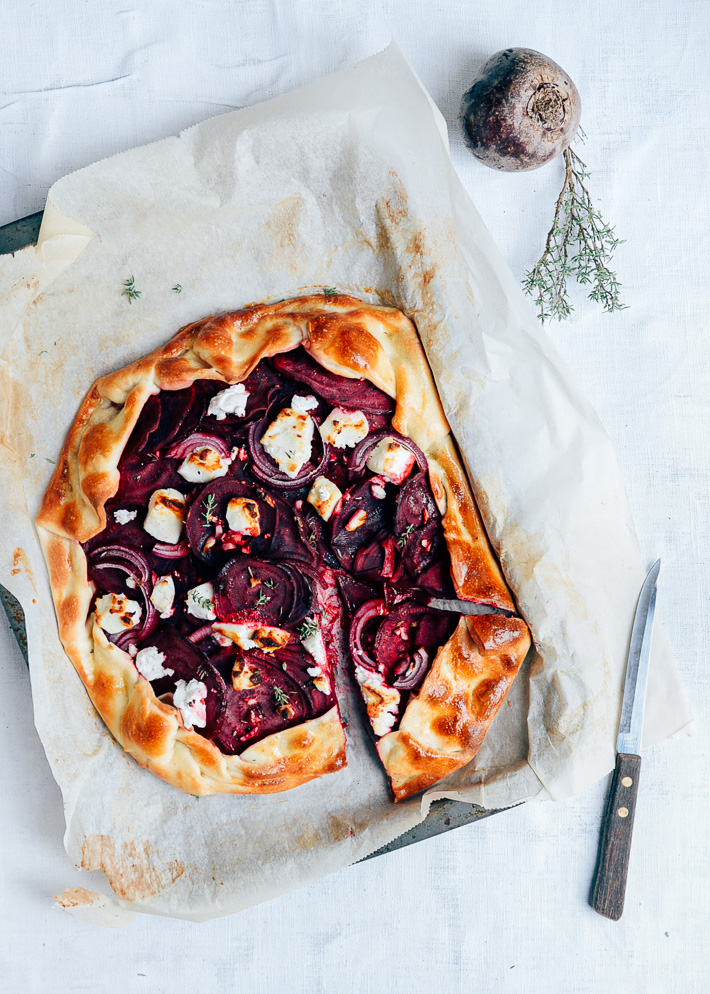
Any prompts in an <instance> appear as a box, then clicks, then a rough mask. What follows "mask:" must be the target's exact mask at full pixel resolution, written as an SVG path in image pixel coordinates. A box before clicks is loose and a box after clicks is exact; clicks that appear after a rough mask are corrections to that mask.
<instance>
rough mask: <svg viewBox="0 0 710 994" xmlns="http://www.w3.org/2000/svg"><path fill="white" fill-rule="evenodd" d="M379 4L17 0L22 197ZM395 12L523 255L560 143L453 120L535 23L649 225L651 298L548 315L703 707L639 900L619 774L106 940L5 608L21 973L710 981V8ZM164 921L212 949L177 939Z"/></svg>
mask: <svg viewBox="0 0 710 994" xmlns="http://www.w3.org/2000/svg"><path fill="white" fill-rule="evenodd" d="M381 12H382V8H381V6H380V5H379V4H376V3H371V2H366V0H352V2H351V3H349V4H345V3H337V2H322V3H309V4H308V5H305V4H304V5H300V4H290V3H289V4H286V3H283V4H275V3H271V4H257V3H240V4H238V5H237V4H230V3H226V2H224V3H220V2H199V3H198V2H193V3H160V2H152V3H148V2H142V3H136V4H134V5H131V4H130V3H118V2H97V3H94V4H90V5H88V4H84V3H80V2H79V0H71V2H69V0H65V2H63V3H54V4H50V3H49V2H48V0H43V2H36V3H33V4H28V3H24V2H19V0H7V2H6V3H5V4H4V5H3V12H2V22H3V23H2V42H3V58H2V59H0V93H1V94H2V99H1V100H0V129H1V133H2V135H3V141H2V144H1V146H0V167H1V169H0V194H1V195H0V211H2V216H0V222H4V221H9V220H12V219H13V218H15V217H18V216H22V215H24V214H27V213H30V212H31V211H33V210H37V209H39V208H40V207H41V206H42V203H43V201H44V196H45V194H46V190H47V189H48V187H49V186H50V185H51V183H52V182H53V181H54V180H56V179H57V178H58V177H59V176H61V175H63V174H65V173H66V172H68V171H71V170H73V169H75V168H78V167H80V166H82V165H85V164H87V163H89V162H91V161H94V160H95V159H97V158H101V157H103V156H106V155H109V154H113V153H114V152H117V151H120V150H122V149H125V148H128V147H130V146H132V145H135V144H137V143H140V142H143V141H148V140H152V139H154V138H159V137H163V136H164V135H168V134H173V133H176V132H177V131H178V130H179V129H181V128H183V127H185V126H187V125H189V124H192V123H195V122H197V121H199V120H202V119H203V118H205V117H207V116H210V115H212V114H216V113H220V112H221V111H222V110H224V109H228V108H229V107H232V106H241V105H244V104H248V103H252V102H254V101H256V100H261V99H264V98H267V97H270V96H274V95H276V94H278V93H281V92H284V91H285V90H288V89H290V88H292V87H293V86H296V85H299V84H300V83H302V82H306V81H308V80H310V79H313V78H316V77H318V76H320V75H322V74H324V73H326V72H331V71H334V70H336V69H338V68H340V67H342V66H344V65H347V64H349V63H351V62H354V61H356V60H357V59H358V58H361V57H362V56H364V55H367V54H369V53H371V52H372V51H374V50H376V49H377V48H378V47H380V45H381V44H382V42H384V41H386V37H387V36H386V33H385V32H384V31H383V28H382V21H381ZM385 14H386V16H387V19H388V21H389V24H390V26H391V28H392V30H393V31H394V33H395V36H396V37H397V39H398V41H399V43H400V44H401V46H402V48H403V50H404V52H405V54H406V55H407V56H408V57H409V59H410V60H411V62H412V64H413V66H414V68H415V70H416V71H417V72H418V73H419V75H420V77H421V78H422V81H423V83H424V84H425V86H426V87H427V88H428V90H429V91H430V93H431V94H432V97H433V98H434V100H435V101H436V102H437V104H438V105H439V106H440V108H441V109H442V111H443V112H444V114H445V116H446V117H447V120H448V122H449V126H450V129H451V138H452V152H453V158H454V163H455V165H456V166H457V168H458V170H459V174H460V176H461V178H462V179H463V181H464V184H465V185H466V187H467V189H468V191H469V193H470V194H471V196H472V198H473V200H474V202H475V203H476V205H477V207H478V209H479V211H480V212H481V213H482V215H483V218H484V220H485V221H486V222H487V224H488V226H489V228H490V230H491V232H492V234H493V237H494V239H495V240H496V241H497V243H498V245H499V247H500V248H501V250H502V251H503V254H504V256H505V257H506V259H507V261H508V262H509V264H510V265H511V268H512V269H513V272H514V273H515V274H516V275H517V276H519V277H521V276H522V274H523V272H524V270H525V269H526V268H527V267H529V266H530V265H531V264H532V263H533V262H534V260H535V258H536V257H537V255H539V252H540V249H541V245H542V242H543V240H544V235H545V232H546V230H547V226H548V225H549V220H550V215H551V210H552V205H553V201H554V198H555V196H556V193H557V190H558V187H559V183H560V180H561V173H560V169H559V166H558V165H552V166H550V167H547V168H546V169H544V170H541V171H539V172H534V173H529V174H526V175H520V176H514V175H505V174H497V173H493V172H490V171H488V170H486V169H485V168H484V167H482V166H479V165H478V164H477V163H476V162H475V161H474V160H473V159H472V158H471V157H470V156H469V154H468V153H467V152H466V151H465V149H464V148H463V145H462V142H461V141H460V139H459V137H458V134H457V132H456V131H455V130H454V124H455V122H454V118H455V111H456V108H457V105H458V101H459V98H460V94H461V92H462V91H463V89H464V88H465V87H466V86H467V85H468V83H469V82H470V79H471V77H472V75H473V74H474V72H475V69H476V68H477V66H478V65H479V64H480V63H481V61H482V60H483V58H485V57H487V56H488V55H489V54H491V53H492V52H494V51H496V50H498V49H500V48H502V47H505V46H507V45H510V44H523V45H528V46H530V47H533V48H537V49H540V50H542V51H544V52H546V53H547V54H549V55H550V56H552V57H553V58H555V59H557V61H559V62H560V63H561V64H562V65H563V66H564V67H565V69H566V70H567V71H568V72H569V73H570V74H571V75H572V76H573V78H574V79H575V80H576V82H577V84H578V86H579V88H580V91H581V93H582V98H583V104H584V110H583V126H584V128H585V131H586V133H587V135H588V139H587V144H586V147H584V148H582V149H580V154H581V155H582V157H583V158H585V160H586V161H587V162H588V164H589V166H590V168H591V169H592V178H591V185H592V189H593V192H594V194H595V196H596V197H597V198H598V200H599V203H600V206H601V207H602V208H603V210H604V213H605V215H607V216H608V217H609V218H610V219H611V220H612V221H613V222H615V223H616V224H617V227H618V232H619V235H620V236H621V237H622V238H626V240H627V241H626V244H624V245H622V246H621V247H620V249H619V251H618V255H617V268H618V271H619V275H620V277H621V279H622V282H623V284H624V297H625V300H626V302H627V303H628V304H629V305H630V309H629V310H628V311H625V312H622V313H621V314H619V315H615V316H613V317H608V316H606V315H603V314H601V313H600V311H599V310H598V308H597V307H596V306H595V305H593V304H591V303H589V302H587V301H586V300H585V297H584V294H583V293H581V292H580V293H576V292H575V294H574V299H575V304H576V306H577V312H576V315H575V317H574V318H573V320H572V321H570V322H567V323H566V324H563V325H560V326H554V327H552V328H551V329H550V333H551V335H552V337H553V338H554V340H555V343H556V345H557V347H558V348H559V349H560V350H561V351H562V353H563V355H564V357H565V359H566V361H567V363H568V364H569V365H570V366H571V367H572V369H573V370H574V372H575V373H576V375H577V377H578V379H579V381H580V383H581V385H582V387H583V389H584V391H585V393H586V394H587V396H588V397H589V398H590V400H591V401H592V403H593V404H594V406H595V407H596V409H597V410H598V412H599V414H600V415H601V417H602V420H603V421H604V423H605V425H606V427H607V429H608V431H609V433H610V435H611V437H612V440H613V441H614V443H615V445H616V449H617V454H618V457H619V459H620V461H621V463H622V467H623V469H624V471H625V474H626V480H627V485H628V488H629V492H630V498H631V502H632V505H633V508H634V512H635V516H636V521H637V526H638V531H639V535H640V538H641V542H642V545H643V547H644V549H645V550H646V551H647V552H648V557H649V559H651V558H653V557H655V556H657V555H660V556H661V557H662V558H663V563H664V566H663V579H662V593H661V597H660V603H659V615H660V617H661V618H662V620H663V622H664V624H665V626H666V629H667V632H668V634H669V637H670V641H671V643H672V646H673V648H674V650H675V653H676V657H677V659H678V662H679V665H680V668H681V672H682V673H683V676H684V678H685V681H686V685H687V687H688V689H689V691H690V693H691V697H692V699H693V700H694V702H695V710H696V715H697V717H698V718H699V726H700V727H699V734H698V736H696V738H695V739H692V740H681V741H679V742H677V743H675V744H673V745H670V746H666V747H663V748H661V749H657V750H653V751H651V752H649V753H648V754H647V755H645V757H644V766H643V770H642V778H641V800H640V804H639V811H638V815H637V822H636V831H635V840H634V851H633V855H632V863H631V875H630V882H629V892H628V897H627V909H626V912H625V915H624V918H623V919H622V921H621V923H619V924H618V925H613V924H610V923H607V922H605V921H603V920H602V919H600V918H598V917H597V916H596V915H595V914H594V913H593V912H591V911H590V909H589V908H588V907H587V906H586V904H585V900H586V893H587V888H588V883H589V880H590V877H591V873H592V869H593V863H594V856H595V846H596V834H597V827H598V822H599V817H600V814H601V806H602V795H603V791H602V788H601V787H599V788H597V789H595V790H594V791H592V792H590V793H589V794H588V795H586V796H585V797H583V798H579V799H577V800H574V801H571V802H567V803H565V804H562V805H544V806H543V805H526V806H524V807H523V808H521V809H518V810H516V811H513V812H509V813H507V814H505V815H500V816H496V817H495V818H491V819H489V820H487V821H485V822H482V823H479V824H478V825H476V826H475V827H473V828H471V829H464V830H461V831H459V832H455V833H451V834H450V835H448V836H446V837H440V838H439V839H438V840H435V841H432V842H429V843H426V844H423V845H421V846H417V847H413V848H409V849H406V850H404V851H402V852H400V853H398V854H397V855H395V856H391V857H387V858H386V859H384V860H383V859H377V860H373V861H371V862H369V863H367V864H365V865H363V866H360V867H354V868H351V869H348V870H345V871H341V872H340V873H338V874H336V875H334V876H332V877H330V878H328V879H326V880H324V881H321V882H319V883H315V884H312V885H310V886H309V887H308V888H307V889H306V890H303V891H300V892H297V893H295V894H291V895H289V896H287V897H284V898H280V899H279V900H278V901H276V902H272V903H271V904H269V905H266V906H263V907H257V908H253V909H250V910H248V911H246V912H244V913H242V914H241V915H240V916H239V917H238V918H237V919H234V920H233V921H230V920H224V921H213V922H210V923H209V924H207V925H202V926H197V925H193V924H190V923H183V922H180V923H176V922H169V921H160V920H157V919H150V918H140V919H137V920H136V921H135V922H134V923H133V925H132V926H131V927H130V928H129V929H128V930H126V931H123V932H120V931H119V932H112V933H105V934H101V936H100V938H101V941H100V942H96V941H95V937H96V935H97V933H96V932H95V931H91V930H90V927H89V926H86V925H77V924H76V923H75V922H73V921H71V920H70V919H69V918H68V917H66V916H63V917H60V915H59V913H57V912H54V911H52V910H50V908H49V905H50V901H49V899H50V898H51V895H52V894H55V893H59V892H60V891H61V890H63V889H64V888H65V887H66V886H67V885H70V884H71V885H79V886H84V887H87V888H89V889H93V888H97V889H101V887H102V882H101V881H100V880H98V881H95V880H92V879H90V877H89V875H86V874H83V875H78V874H73V873H72V872H71V871H70V870H69V868H68V866H67V863H66V858H65V855H64V852H63V849H62V847H61V841H60V836H61V830H62V820H61V807H60V804H61V802H60V799H59V794H58V790H57V788H56V786H55V784H54V782H53V780H52V778H51V776H50V772H49V770H48V769H47V767H46V761H45V759H44V754H43V752H42V750H41V748H40V746H39V743H38V740H37V738H36V734H35V732H34V729H33V727H32V716H31V709H30V704H29V694H28V684H27V679H26V676H25V673H24V672H23V670H22V665H21V661H20V657H19V655H18V654H17V653H16V652H15V651H14V648H13V646H12V643H11V642H10V640H9V639H7V638H6V633H5V631H4V630H3V631H2V638H3V642H2V647H3V651H2V663H1V664H0V665H1V667H2V670H1V671H2V673H3V677H4V679H3V686H4V687H5V695H4V702H5V708H4V713H5V715H6V720H5V722H4V723H3V725H4V728H5V731H4V736H5V739H6V743H7V744H6V748H5V755H6V757H7V761H6V763H4V764H3V767H2V773H0V776H2V786H3V788H4V790H3V796H4V798H5V810H6V812H7V816H6V819H5V821H4V824H3V825H2V827H1V828H0V832H1V833H2V834H1V838H2V842H3V845H2V847H0V852H1V853H2V855H1V857H0V858H1V860H2V864H1V865H2V867H3V871H2V872H3V882H4V884H5V886H4V887H3V888H2V890H3V893H4V894H5V902H4V910H3V919H2V921H3V928H4V935H5V937H6V941H5V943H4V944H3V949H2V951H1V952H0V974H2V975H3V976H4V977H6V978H7V981H6V982H7V988H8V990H15V989H18V988H19V987H20V985H22V989H24V990H27V991H34V990H46V989H47V985H48V984H49V986H54V987H56V988H57V989H83V988H86V989H91V990H98V991H103V990H105V991H122V990H126V989H133V988H134V987H135V988H136V989H140V987H139V985H140V984H142V983H144V982H145V983H151V984H152V986H154V987H155V988H156V989H158V990H160V989H179V987H180V985H181V984H182V985H184V986H185V989H187V987H194V986H196V985H198V984H199V985H204V984H205V983H208V984H209V985H210V986H211V987H212V988H213V989H214V990H231V989H234V988H235V985H237V986H238V987H239V989H243V990H253V991H269V992H271V991H280V990H286V989H288V990H292V991H299V990H304V991H306V990H308V991H318V990H326V989H327V990H330V989H335V988H344V989H352V988H356V989H358V990H360V991H373V992H379V991H381V990H384V989H389V990H395V991H397V990H401V991H411V990H422V991H425V990H431V989H433V988H434V986H435V985H436V986H437V987H439V986H444V987H446V988H452V989H453V990H470V989H472V987H473V988H474V989H475V987H476V986H477V985H478V986H480V987H481V989H488V988H489V987H493V986H495V987H499V988H501V989H503V990H510V991H518V990H519V991H526V992H530V991H533V992H534V991H536V990H538V989H540V990H550V989H552V990H560V991H567V990H570V991H575V992H577V991H579V992H587V991H589V992H592V991H597V990H600V989H605V990H609V991H622V990H623V991H634V990H636V991H641V990H644V991H646V990H649V991H667V990H675V989H678V990H684V991H686V990H687V991H695V990H698V991H699V990H702V989H703V986H704V983H705V982H706V978H707V966H708V963H707V926H708V923H709V922H708V919H709V917H710V905H709V904H708V889H707V886H706V882H707V878H708V855H707V845H706V841H705V838H706V826H707V821H708V814H710V811H709V810H708V790H709V784H708V765H707V762H708V741H707V731H706V729H707V715H708V679H707V668H706V663H705V658H706V653H705V646H704V640H703V639H702V634H701V633H705V632H706V631H707V630H708V625H707V622H708V608H707V565H706V563H707V553H706V546H707V539H708V534H707V533H708V528H707V512H708V503H709V502H708V483H709V482H710V481H709V476H710V472H709V469H708V458H707V456H708V441H707V439H708V427H709V425H708V415H709V413H710V412H709V410H708V400H707V396H708V391H707V387H708V378H709V377H708V372H707V369H708V366H707V359H706V353H707V346H706V341H707V334H708V321H707V303H706V301H707V296H708V290H709V289H710V287H709V285H708V284H709V283H710V278H709V277H708V275H707V274H708V271H709V267H708V265H707V262H708V259H707V250H706V248H705V245H704V242H705V240H706V232H707V228H708V214H709V213H710V211H709V209H708V200H707V193H708V181H707V172H706V144H707V142H706V134H705V132H706V129H707V124H708V108H707V102H706V101H707V98H706V93H707V84H708V79H707V76H708V73H707V68H706V58H705V51H706V48H707V43H708V41H709V40H710V31H709V29H708V23H709V22H708V12H707V7H706V5H705V4H704V3H702V2H690V0H685V2H681V3H678V4H675V5H671V4H670V3H667V2H666V3H663V2H659V0H653V2H651V3H640V2H630V3H627V4H625V5H623V7H620V6H618V5H615V4H612V3H610V2H599V3H596V4H594V5H590V6H589V8H586V9H582V8H575V7H573V6H571V5H569V4H565V3H562V2H561V0H555V2H551V0H540V2H539V3H537V4H535V5H530V4H528V3H523V2H517V3H511V2H507V3H502V4H496V5H495V7H491V6H490V5H483V4H481V3H469V4H460V3H453V2H442V3H439V4H437V5H431V4H426V3H425V2H424V0H414V2H412V0H410V2H409V3H406V4H405V3H403V2H390V3H387V4H386V5H385ZM91 876H95V875H91ZM235 926H236V927H235ZM166 947H167V948H169V949H172V950H180V949H182V950H191V951H192V952H190V954H189V955H187V953H185V954H184V955H183V954H181V955H172V956H168V957H166V956H165V954H164V952H163V950H164V949H165V948H166ZM197 950H199V954H198V952H197ZM143 974H145V978H144V977H143V976H142V975H143ZM237 977H238V982H237V980H236V979H235V978H237Z"/></svg>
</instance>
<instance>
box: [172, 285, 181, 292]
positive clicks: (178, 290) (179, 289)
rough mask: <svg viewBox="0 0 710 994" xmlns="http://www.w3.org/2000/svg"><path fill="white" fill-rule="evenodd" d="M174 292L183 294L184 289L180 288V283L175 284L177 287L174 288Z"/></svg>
mask: <svg viewBox="0 0 710 994" xmlns="http://www.w3.org/2000/svg"><path fill="white" fill-rule="evenodd" d="M173 290H174V291H175V293H182V287H181V286H180V284H179V283H176V284H175V286H174V287H173Z"/></svg>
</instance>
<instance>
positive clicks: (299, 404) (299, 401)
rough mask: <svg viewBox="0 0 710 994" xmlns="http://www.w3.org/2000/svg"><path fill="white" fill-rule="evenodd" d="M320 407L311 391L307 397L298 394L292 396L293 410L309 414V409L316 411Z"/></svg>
mask: <svg viewBox="0 0 710 994" xmlns="http://www.w3.org/2000/svg"><path fill="white" fill-rule="evenodd" d="M316 407H318V401H317V400H316V398H315V397H314V396H313V394H312V393H309V394H308V396H307V397H300V396H299V395H298V394H294V395H293V397H292V398H291V410H292V411H298V413H299V414H308V412H309V411H314V410H315V409H316Z"/></svg>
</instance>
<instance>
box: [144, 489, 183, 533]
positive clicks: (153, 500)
mask: <svg viewBox="0 0 710 994" xmlns="http://www.w3.org/2000/svg"><path fill="white" fill-rule="evenodd" d="M184 522H185V498H184V497H183V495H182V494H181V493H180V491H179V490H173V489H172V488H171V487H168V488H167V489H166V490H154V491H153V493H152V494H151V495H150V500H149V502H148V514H147V515H146V519H145V521H144V522H143V527H144V528H145V530H146V531H147V532H148V534H149V535H152V536H153V538H157V540H158V541H159V542H165V543H167V544H168V545H175V544H176V543H177V542H179V541H180V535H181V534H182V528H183V524H184Z"/></svg>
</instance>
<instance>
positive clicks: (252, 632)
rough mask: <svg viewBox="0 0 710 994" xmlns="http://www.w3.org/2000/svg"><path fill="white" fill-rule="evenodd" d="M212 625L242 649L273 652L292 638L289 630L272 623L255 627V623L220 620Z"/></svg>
mask: <svg viewBox="0 0 710 994" xmlns="http://www.w3.org/2000/svg"><path fill="white" fill-rule="evenodd" d="M212 627H213V628H214V630H215V631H216V632H218V633H219V634H220V635H224V636H226V637H227V638H229V639H231V640H232V642H234V643H235V644H236V645H238V646H239V648H240V649H261V651H262V652H268V653H271V652H276V650H277V649H280V648H282V646H284V645H287V644H288V642H289V641H290V640H291V636H290V635H289V633H288V632H287V631H285V630H284V629H283V628H275V627H273V626H271V625H262V626H261V627H259V628H255V627H254V625H241V624H238V623H237V622H227V621H224V622H222V621H220V622H217V624H215V625H212Z"/></svg>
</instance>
